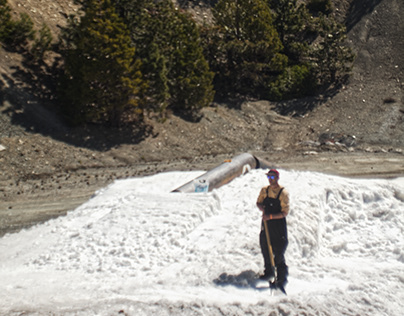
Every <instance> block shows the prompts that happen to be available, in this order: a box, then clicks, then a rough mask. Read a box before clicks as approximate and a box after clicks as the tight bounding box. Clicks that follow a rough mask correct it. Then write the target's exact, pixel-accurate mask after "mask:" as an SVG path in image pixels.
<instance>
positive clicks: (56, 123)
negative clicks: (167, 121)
mask: <svg viewBox="0 0 404 316" xmlns="http://www.w3.org/2000/svg"><path fill="white" fill-rule="evenodd" d="M58 63H59V60H57V59H55V61H54V62H53V63H52V65H48V64H46V63H45V62H32V61H31V60H30V59H29V56H24V60H23V62H22V63H21V65H19V66H13V67H11V69H12V71H13V72H12V73H11V74H9V75H5V74H3V75H2V79H3V84H2V86H0V101H1V104H3V105H4V104H5V102H7V106H4V107H3V110H2V112H1V114H3V115H8V116H9V117H10V119H11V123H12V124H14V125H18V126H21V127H23V128H24V129H25V131H26V132H27V133H38V134H42V135H44V136H49V137H52V138H54V139H56V140H59V141H63V142H65V143H68V144H71V145H74V146H77V147H84V148H88V149H91V150H97V151H107V150H109V149H111V148H113V147H115V146H117V145H120V144H137V143H140V142H141V141H143V140H144V139H145V138H146V137H147V136H149V135H151V134H153V129H152V127H151V126H148V125H146V124H145V123H144V122H143V121H140V120H139V121H131V122H129V123H127V124H123V125H122V126H120V127H105V126H103V125H101V124H87V125H85V126H81V127H73V126H70V125H69V124H67V123H66V122H65V120H64V119H63V116H62V115H61V112H60V107H59V105H58V99H57V96H56V95H55V94H56V91H57V89H58V87H57V84H58V79H57V78H58V76H59V67H58ZM1 104H0V105H1Z"/></svg>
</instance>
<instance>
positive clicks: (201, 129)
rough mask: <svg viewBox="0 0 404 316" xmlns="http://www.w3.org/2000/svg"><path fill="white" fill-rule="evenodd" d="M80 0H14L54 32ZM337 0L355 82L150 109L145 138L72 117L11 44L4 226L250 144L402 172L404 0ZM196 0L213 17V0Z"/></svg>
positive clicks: (6, 67) (349, 167) (313, 160)
mask: <svg viewBox="0 0 404 316" xmlns="http://www.w3.org/2000/svg"><path fill="white" fill-rule="evenodd" d="M72 2H73V1H68V0H56V1H55V0H52V1H51V0H42V1H32V0H31V1H29V0H28V1H17V0H9V3H10V6H12V8H13V9H14V10H15V12H27V13H28V14H30V16H31V17H32V18H33V20H34V21H35V23H36V25H38V26H39V25H41V23H42V22H46V23H47V24H48V25H50V27H51V29H52V30H53V31H54V32H55V33H56V32H58V29H59V28H58V25H64V23H65V17H66V15H67V14H69V13H72V12H74V11H75V9H76V8H75V7H74V5H73V4H72ZM178 2H179V3H185V2H186V1H178ZM192 3H193V4H195V3H196V4H198V3H197V2H196V1H193V2H192ZM334 3H335V4H336V7H337V9H338V11H337V12H338V14H339V17H340V18H341V19H345V20H346V24H347V26H348V29H349V43H350V45H352V47H353V48H354V50H355V52H356V53H357V58H356V61H355V66H354V69H353V75H352V78H351V80H350V82H349V84H347V85H346V86H345V87H344V88H343V89H342V90H341V91H339V92H338V93H337V94H335V95H334V96H331V97H325V96H324V97H322V98H321V97H320V98H319V99H315V100H314V99H306V100H295V101H291V102H289V103H286V104H285V105H286V106H293V105H294V104H295V103H299V104H301V103H305V104H306V105H309V106H312V105H315V107H314V110H313V111H312V112H310V113H308V114H306V115H304V116H298V115H297V116H288V117H285V116H281V115H279V114H277V113H276V112H275V111H274V109H275V108H276V107H277V106H279V104H274V103H269V102H267V101H250V102H245V103H242V104H236V105H235V104H231V105H230V104H213V105H212V107H209V108H206V109H204V110H203V118H202V119H201V121H200V122H198V123H190V122H187V121H184V120H181V119H180V118H178V117H175V116H171V117H169V118H168V119H167V120H166V121H165V122H164V123H161V122H155V121H152V120H150V122H149V123H150V128H149V130H148V131H147V133H146V136H145V137H143V138H139V137H137V136H136V134H133V133H132V131H128V130H117V131H104V130H102V129H101V130H100V129H99V128H97V127H96V126H93V127H88V128H87V129H86V130H84V129H71V128H69V127H67V126H65V125H64V124H63V123H62V122H61V121H60V120H59V119H58V118H57V117H56V116H54V115H53V114H52V113H51V112H50V111H48V110H46V107H44V106H43V105H44V104H45V105H47V106H49V105H52V90H51V87H52V83H53V82H52V78H51V77H50V78H49V77H48V78H47V81H45V82H48V83H49V86H45V87H38V86H36V85H35V80H32V78H35V75H36V74H35V69H31V68H28V67H25V65H24V64H23V62H22V58H21V56H19V55H18V54H14V53H11V52H8V51H5V50H4V49H2V48H0V88H1V94H0V196H1V199H0V236H1V235H2V234H4V233H5V232H10V231H15V230H18V229H20V228H21V227H24V226H29V225H32V224H33V223H35V222H38V221H43V220H45V219H47V218H49V217H51V216H58V215H60V214H64V213H65V212H66V210H70V209H73V208H74V207H75V206H77V205H79V204H80V203H82V202H83V201H85V200H86V199H88V197H89V196H91V194H92V193H93V192H94V191H95V190H97V189H98V188H101V187H103V186H105V185H107V184H108V183H110V182H111V181H113V180H115V179H119V178H125V177H131V176H137V175H146V174H152V173H155V172H159V171H167V170H193V169H209V168H211V167H213V166H215V165H217V164H220V163H221V162H222V161H223V160H224V159H228V158H231V157H232V156H234V155H236V154H238V153H242V152H251V153H253V154H256V155H257V156H259V157H261V158H264V159H267V160H268V161H271V162H273V164H274V166H279V167H282V168H293V169H300V170H312V171H322V172H327V173H335V174H341V175H356V176H358V175H359V176H395V175H403V174H404V155H403V150H404V123H403V115H404V105H403V102H404V101H403V100H404V96H403V80H404V72H403V67H404V55H403V54H402V52H403V51H404V37H403V36H402V34H404V23H402V16H403V15H404V3H403V1H401V0H350V1H334ZM192 10H193V12H194V13H195V14H196V15H198V16H199V18H200V19H208V18H209V16H208V14H206V10H205V9H204V7H203V1H200V2H199V4H198V5H196V6H194V7H193V8H192ZM122 135H125V136H124V137H123V136H122Z"/></svg>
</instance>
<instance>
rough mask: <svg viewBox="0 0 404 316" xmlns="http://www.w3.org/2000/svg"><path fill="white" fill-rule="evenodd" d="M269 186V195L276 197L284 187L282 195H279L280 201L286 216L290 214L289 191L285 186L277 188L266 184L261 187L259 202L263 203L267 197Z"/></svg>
mask: <svg viewBox="0 0 404 316" xmlns="http://www.w3.org/2000/svg"><path fill="white" fill-rule="evenodd" d="M267 188H269V189H268V197H270V198H274V199H276V197H277V196H278V194H279V191H280V190H281V189H282V188H283V191H282V193H281V195H280V196H279V201H280V202H281V207H282V213H284V216H285V217H286V215H288V214H289V192H288V191H286V189H285V188H284V187H283V186H279V187H277V188H276V189H275V188H272V187H271V186H269V185H268V186H266V187H263V188H262V189H261V192H260V194H259V196H258V199H257V204H260V205H263V202H264V199H265V198H266V197H267Z"/></svg>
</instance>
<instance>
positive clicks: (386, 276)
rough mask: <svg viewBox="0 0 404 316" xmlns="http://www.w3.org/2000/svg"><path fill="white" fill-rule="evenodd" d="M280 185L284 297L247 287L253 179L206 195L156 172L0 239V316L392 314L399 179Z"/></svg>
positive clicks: (401, 261)
mask: <svg viewBox="0 0 404 316" xmlns="http://www.w3.org/2000/svg"><path fill="white" fill-rule="evenodd" d="M280 172H281V178H280V184H281V185H284V186H285V187H286V188H287V189H288V191H289V193H290V200H291V211H290V213H289V216H288V217H287V223H288V232H289V247H288V249H287V252H286V260H287V264H288V266H289V273H290V275H289V283H288V284H287V287H286V290H287V292H288V295H287V296H285V295H283V294H282V293H280V292H279V293H278V292H275V293H271V291H270V290H269V289H267V287H266V285H262V284H261V285H260V284H257V283H256V282H255V281H254V279H255V277H256V275H257V274H258V273H262V270H263V259H262V256H261V252H260V248H259V242H258V240H259V239H258V235H259V230H260V221H261V218H260V212H259V211H258V209H257V207H256V205H255V202H256V199H257V197H258V193H259V191H260V189H261V187H262V186H264V185H266V184H267V179H266V177H265V174H264V171H263V170H252V171H251V172H249V173H247V174H246V175H244V176H241V177H238V178H236V179H234V180H233V181H232V182H230V183H229V184H227V185H225V186H223V187H221V188H219V189H216V190H214V191H213V192H210V193H171V191H172V190H173V189H175V188H177V187H179V186H181V185H182V184H184V183H186V182H188V181H190V180H192V179H194V178H196V177H197V176H199V175H201V174H202V173H203V172H202V171H201V172H169V173H160V174H157V175H154V176H149V177H143V178H133V179H126V180H119V181H116V182H114V183H113V184H111V185H110V186H108V187H106V188H104V189H102V190H100V191H98V192H97V193H96V194H95V195H94V196H93V197H92V198H91V199H90V200H89V201H87V202H86V203H84V204H83V205H81V206H80V207H78V208H77V209H76V210H74V211H71V212H69V213H68V215H67V216H64V217H60V218H57V219H54V220H51V221H48V222H46V223H44V224H41V225H38V226H36V227H33V228H30V229H28V230H24V231H21V232H20V233H17V234H8V235H6V236H4V237H3V238H1V239H0V280H1V282H0V315H271V316H274V315H389V316H394V315H397V316H402V315H404V238H403V233H404V214H403V213H404V178H398V179H392V180H386V179H349V178H342V177H337V176H330V175H325V174H320V173H310V172H297V171H286V170H281V171H280Z"/></svg>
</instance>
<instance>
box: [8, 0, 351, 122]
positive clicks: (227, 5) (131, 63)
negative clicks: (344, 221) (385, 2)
mask: <svg viewBox="0 0 404 316" xmlns="http://www.w3.org/2000/svg"><path fill="white" fill-rule="evenodd" d="M75 2H76V4H78V5H79V7H80V10H79V12H78V13H77V14H76V15H72V16H69V17H68V24H67V26H66V27H64V28H63V29H62V30H61V33H60V35H59V37H58V38H57V39H53V38H52V35H51V33H50V31H49V28H48V27H47V26H46V25H43V26H42V28H41V29H39V30H34V29H33V23H32V21H31V20H30V18H29V16H27V15H24V14H21V15H20V17H19V18H18V19H13V18H12V17H11V14H10V8H9V7H8V5H7V1H6V0H0V41H1V42H2V43H3V45H4V46H5V47H6V48H8V49H13V50H16V51H24V52H25V53H26V55H28V56H30V59H31V62H36V63H40V62H41V60H43V59H44V58H46V54H47V52H48V51H53V52H56V53H57V54H58V55H59V56H60V60H61V61H62V62H59V64H58V67H57V72H56V73H55V77H56V78H57V87H58V89H57V95H58V104H59V105H60V108H59V109H58V110H59V111H60V112H61V113H62V114H63V115H64V117H65V119H66V120H67V121H68V122H70V123H71V124H72V125H83V124H87V123H98V124H103V125H106V126H120V125H122V124H125V123H127V122H132V123H133V122H141V121H142V119H143V118H144V116H145V115H153V116H155V117H158V118H161V119H163V118H164V117H166V116H167V114H168V113H175V114H177V115H181V116H183V117H185V118H187V119H190V120H196V119H197V118H198V117H199V113H200V109H202V108H203V107H206V106H209V105H210V104H212V102H213V101H214V100H229V99H234V98H236V99H243V98H252V99H265V100H270V101H281V100H288V99H296V98H302V97H306V96H315V95H317V94H319V93H323V92H324V91H327V89H330V88H331V87H337V86H338V85H339V84H340V83H341V82H343V81H344V80H346V79H347V77H348V76H349V73H350V70H351V66H352V62H353V60H354V54H353V52H352V50H351V49H350V48H349V47H347V46H345V45H344V43H345V39H346V29H345V27H344V25H343V24H341V23H339V22H338V21H337V20H336V19H335V17H334V8H333V5H332V1H331V0H306V1H298V0H218V1H210V3H211V5H212V8H211V12H212V16H213V23H210V24H206V23H200V22H197V21H196V20H195V19H194V18H193V16H191V15H190V14H189V13H188V12H187V11H185V10H182V9H179V8H176V7H175V6H174V4H173V2H172V1H171V0H160V1H155V0H75Z"/></svg>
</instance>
